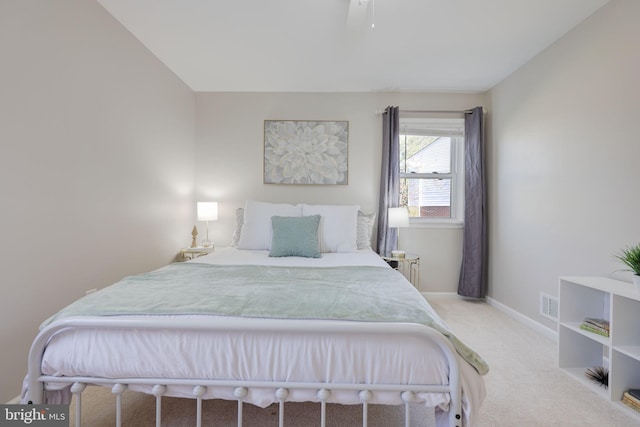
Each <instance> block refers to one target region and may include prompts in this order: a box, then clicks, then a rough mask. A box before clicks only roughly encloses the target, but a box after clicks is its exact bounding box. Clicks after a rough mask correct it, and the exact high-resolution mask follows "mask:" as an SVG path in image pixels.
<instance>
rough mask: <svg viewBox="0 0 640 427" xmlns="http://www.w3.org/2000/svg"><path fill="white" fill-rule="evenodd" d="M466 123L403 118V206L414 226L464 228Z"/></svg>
mask: <svg viewBox="0 0 640 427" xmlns="http://www.w3.org/2000/svg"><path fill="white" fill-rule="evenodd" d="M463 162H464V119H461V118H460V119H434V118H403V117H400V206H406V207H407V208H408V210H409V216H410V218H411V219H412V222H413V223H416V222H423V223H427V224H428V223H440V224H442V223H445V224H446V223H449V224H462V223H463V212H464V206H463V205H464V167H463V166H464V165H463Z"/></svg>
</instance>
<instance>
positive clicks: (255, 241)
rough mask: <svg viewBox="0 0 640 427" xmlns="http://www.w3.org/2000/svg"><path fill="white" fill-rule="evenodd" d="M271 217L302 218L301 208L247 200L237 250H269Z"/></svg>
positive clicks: (299, 206)
mask: <svg viewBox="0 0 640 427" xmlns="http://www.w3.org/2000/svg"><path fill="white" fill-rule="evenodd" d="M272 216H302V206H301V205H290V204H286V203H266V202H257V201H254V200H247V201H246V202H245V205H244V218H243V224H242V232H241V233H240V239H239V240H238V249H253V250H271V237H272V235H273V233H272V230H271V217H272Z"/></svg>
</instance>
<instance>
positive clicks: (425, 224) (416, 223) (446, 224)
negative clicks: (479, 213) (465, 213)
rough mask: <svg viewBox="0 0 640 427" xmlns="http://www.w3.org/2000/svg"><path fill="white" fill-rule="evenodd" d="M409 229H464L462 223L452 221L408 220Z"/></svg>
mask: <svg viewBox="0 0 640 427" xmlns="http://www.w3.org/2000/svg"><path fill="white" fill-rule="evenodd" d="M409 228H464V221H457V220H454V219H450V220H446V219H442V220H437V219H435V220H434V219H431V220H429V219H427V220H425V219H409Z"/></svg>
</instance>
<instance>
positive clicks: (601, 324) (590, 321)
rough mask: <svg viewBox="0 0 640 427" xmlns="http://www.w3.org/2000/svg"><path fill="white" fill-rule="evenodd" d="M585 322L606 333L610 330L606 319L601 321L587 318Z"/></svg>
mask: <svg viewBox="0 0 640 427" xmlns="http://www.w3.org/2000/svg"><path fill="white" fill-rule="evenodd" d="M584 322H585V323H587V324H589V325H593V326H595V327H597V328H601V329H604V330H606V331H608V330H609V321H608V320H606V319H599V318H596V317H587V318H586V319H584Z"/></svg>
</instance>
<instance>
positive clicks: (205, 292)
mask: <svg viewBox="0 0 640 427" xmlns="http://www.w3.org/2000/svg"><path fill="white" fill-rule="evenodd" d="M304 207H307V209H304ZM238 218H239V220H238V228H237V230H236V235H235V236H234V242H233V246H232V247H228V248H221V249H216V250H215V251H214V252H213V253H211V254H209V255H207V256H203V257H199V258H196V259H194V260H191V261H189V262H184V263H174V264H171V265H168V266H165V267H163V268H160V269H158V270H155V271H152V272H148V273H144V274H141V275H137V276H131V277H127V278H124V279H123V280H122V281H120V282H118V283H116V284H114V285H112V286H109V287H107V288H104V289H101V290H99V291H98V292H95V293H92V294H90V295H87V296H86V297H84V298H82V299H81V300H78V301H76V302H74V303H72V304H70V305H69V306H68V307H66V308H65V309H63V310H61V311H60V312H58V313H56V314H55V315H54V316H52V317H50V318H49V319H47V320H46V321H45V322H44V323H43V325H42V326H41V331H40V333H39V334H38V336H37V337H36V339H35V340H34V343H33V346H32V349H31V352H30V356H29V371H28V375H27V378H26V379H25V387H24V390H23V402H32V403H50V404H53V403H68V402H69V401H70V400H71V398H72V396H76V398H77V399H78V401H81V393H82V391H83V390H84V388H85V386H86V385H102V386H108V387H111V388H112V391H113V393H114V394H115V395H116V413H117V417H116V419H117V423H118V422H119V419H120V416H119V411H120V399H121V395H122V393H123V392H124V391H125V390H132V391H136V392H143V393H148V394H152V395H154V396H156V398H157V411H156V415H157V417H156V422H157V425H160V423H161V415H160V414H161V409H160V408H161V399H162V397H163V396H172V397H189V398H193V399H195V401H196V405H197V415H196V425H200V419H201V402H202V400H204V399H226V400H237V401H238V425H242V405H243V404H244V403H250V404H253V405H257V406H260V407H266V406H268V405H270V404H273V403H278V404H279V405H280V425H281V426H282V425H283V424H284V413H285V409H284V403H285V402H287V401H293V402H305V401H312V402H318V403H319V404H320V405H321V408H322V410H321V420H320V424H321V425H322V426H324V423H325V408H326V404H327V403H341V404H362V405H363V425H366V423H367V405H369V404H388V405H405V407H406V409H407V411H406V425H409V418H408V417H409V415H408V413H409V412H408V405H410V404H421V405H425V406H428V407H434V408H436V415H437V421H438V425H441V426H445V425H451V426H453V425H473V424H474V420H475V419H476V417H477V413H478V409H479V407H480V405H481V403H482V400H483V399H484V395H485V390H484V382H483V378H482V375H483V374H485V373H486V372H487V371H488V367H487V365H486V363H485V362H484V361H483V360H482V358H481V357H480V356H479V355H478V354H477V353H475V352H473V351H472V350H471V349H470V348H468V347H467V346H466V345H464V343H462V342H460V340H458V339H457V338H456V337H455V335H453V334H452V333H451V331H449V330H448V329H447V327H446V325H445V324H444V322H443V321H442V320H441V319H440V318H439V317H438V315H437V314H436V313H435V312H434V311H433V309H432V308H431V307H430V306H429V304H428V303H427V302H426V301H425V300H424V298H422V296H421V295H420V293H419V292H418V291H417V290H416V289H415V288H414V287H413V286H412V285H411V284H410V283H409V282H408V281H407V280H406V279H405V278H404V277H403V276H402V275H401V274H400V273H399V272H397V271H395V270H393V269H391V268H390V267H389V266H388V265H387V264H386V263H385V262H384V261H383V260H382V259H381V258H380V257H379V256H377V255H376V254H375V253H374V252H373V251H372V250H371V248H370V247H366V246H367V244H366V237H367V236H368V237H369V239H370V225H371V219H372V218H371V217H370V216H366V215H364V214H362V212H359V209H358V207H357V206H348V207H347V206H334V205H302V206H300V205H284V204H271V203H263V202H250V201H248V202H247V204H246V205H245V208H244V210H243V212H241V213H239V215H238ZM278 221H280V222H278ZM363 227H364V228H365V229H366V230H364V231H363ZM358 234H361V236H360V237H363V236H364V239H363V238H359V237H358ZM314 236H315V237H314ZM363 242H364V243H363ZM363 246H364V247H363ZM76 408H77V411H80V410H81V404H77V405H76ZM76 419H78V420H79V419H80V417H79V413H78V414H77V415H76Z"/></svg>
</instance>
